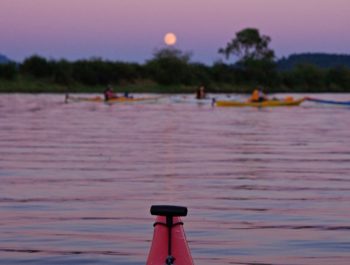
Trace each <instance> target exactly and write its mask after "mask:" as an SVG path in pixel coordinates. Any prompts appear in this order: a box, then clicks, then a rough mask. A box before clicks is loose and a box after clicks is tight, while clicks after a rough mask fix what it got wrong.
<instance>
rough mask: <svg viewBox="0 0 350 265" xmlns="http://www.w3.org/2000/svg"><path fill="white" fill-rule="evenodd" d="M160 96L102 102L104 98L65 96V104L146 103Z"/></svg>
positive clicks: (124, 98) (120, 98)
mask: <svg viewBox="0 0 350 265" xmlns="http://www.w3.org/2000/svg"><path fill="white" fill-rule="evenodd" d="M160 98H161V96H157V97H139V98H134V97H117V98H112V99H109V100H107V101H105V100H104V98H102V97H100V96H95V97H79V96H71V95H68V94H67V95H66V97H65V102H66V103H69V102H106V103H118V102H138V101H148V100H157V99H160Z"/></svg>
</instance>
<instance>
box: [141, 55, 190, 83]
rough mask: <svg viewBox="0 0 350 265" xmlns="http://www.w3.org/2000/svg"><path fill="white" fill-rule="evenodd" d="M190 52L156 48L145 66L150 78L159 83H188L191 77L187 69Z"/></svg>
mask: <svg viewBox="0 0 350 265" xmlns="http://www.w3.org/2000/svg"><path fill="white" fill-rule="evenodd" d="M190 58H191V54H190V53H186V52H183V51H181V50H178V49H174V48H165V49H161V50H157V51H156V52H155V53H154V54H153V59H151V60H149V61H148V62H147V64H146V68H147V70H148V72H149V74H150V76H151V77H152V79H153V80H154V81H156V82H158V83H159V84H163V85H172V84H188V83H189V82H190V80H191V79H192V77H191V71H190V70H189V61H190Z"/></svg>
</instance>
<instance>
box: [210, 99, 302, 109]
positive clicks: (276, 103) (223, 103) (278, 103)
mask: <svg viewBox="0 0 350 265" xmlns="http://www.w3.org/2000/svg"><path fill="white" fill-rule="evenodd" d="M303 101H304V99H303V98H302V99H298V100H265V101H261V102H251V101H246V102H242V101H232V100H231V101H230V100H217V101H216V102H215V105H216V106H219V107H258V108H262V107H284V106H299V105H300V104H301V103H302V102H303Z"/></svg>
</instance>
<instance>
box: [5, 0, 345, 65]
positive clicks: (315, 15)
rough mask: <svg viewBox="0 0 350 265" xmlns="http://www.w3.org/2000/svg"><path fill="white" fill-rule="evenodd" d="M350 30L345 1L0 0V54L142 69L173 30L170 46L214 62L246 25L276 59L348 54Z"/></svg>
mask: <svg viewBox="0 0 350 265" xmlns="http://www.w3.org/2000/svg"><path fill="white" fill-rule="evenodd" d="M349 25H350V0H0V54H4V55H6V56H7V57H9V58H10V59H13V60H16V61H22V60H24V59H25V58H28V57H29V56H31V55H33V54H38V55H41V56H44V57H46V58H50V59H62V58H64V59H68V60H77V59H87V58H92V57H99V58H102V59H106V60H120V61H128V62H139V63H144V62H145V61H147V60H149V59H151V58H152V57H153V53H154V51H155V50H156V49H161V48H164V47H165V44H164V41H163V38H164V35H165V34H166V33H167V32H173V33H174V34H175V35H176V36H177V42H176V44H175V47H176V48H178V49H181V50H183V51H188V52H192V54H193V55H192V61H196V62H202V63H206V64H212V63H213V62H215V61H217V60H220V59H223V56H221V55H220V54H218V53H217V51H218V49H219V48H221V47H225V46H226V43H227V42H229V41H230V40H231V39H232V38H234V36H235V34H236V33H237V32H238V31H240V30H242V29H244V28H247V27H250V28H252V27H253V28H257V29H259V31H260V33H261V34H263V35H268V36H270V37H271V39H272V41H271V43H270V47H271V48H272V49H274V50H275V53H276V55H277V57H278V58H280V57H282V56H288V55H290V54H292V53H301V52H326V53H337V54H344V53H345V54H350V34H349V29H348V27H349Z"/></svg>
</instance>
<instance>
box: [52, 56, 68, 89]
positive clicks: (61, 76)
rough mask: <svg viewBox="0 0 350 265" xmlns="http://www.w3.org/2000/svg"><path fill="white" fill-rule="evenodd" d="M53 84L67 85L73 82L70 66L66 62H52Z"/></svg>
mask: <svg viewBox="0 0 350 265" xmlns="http://www.w3.org/2000/svg"><path fill="white" fill-rule="evenodd" d="M51 64H52V68H53V78H54V82H55V83H57V84H61V85H69V84H70V83H71V82H72V81H73V77H72V74H73V68H72V64H71V63H70V62H68V61H66V60H63V59H62V60H59V61H57V62H56V61H52V62H51Z"/></svg>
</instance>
